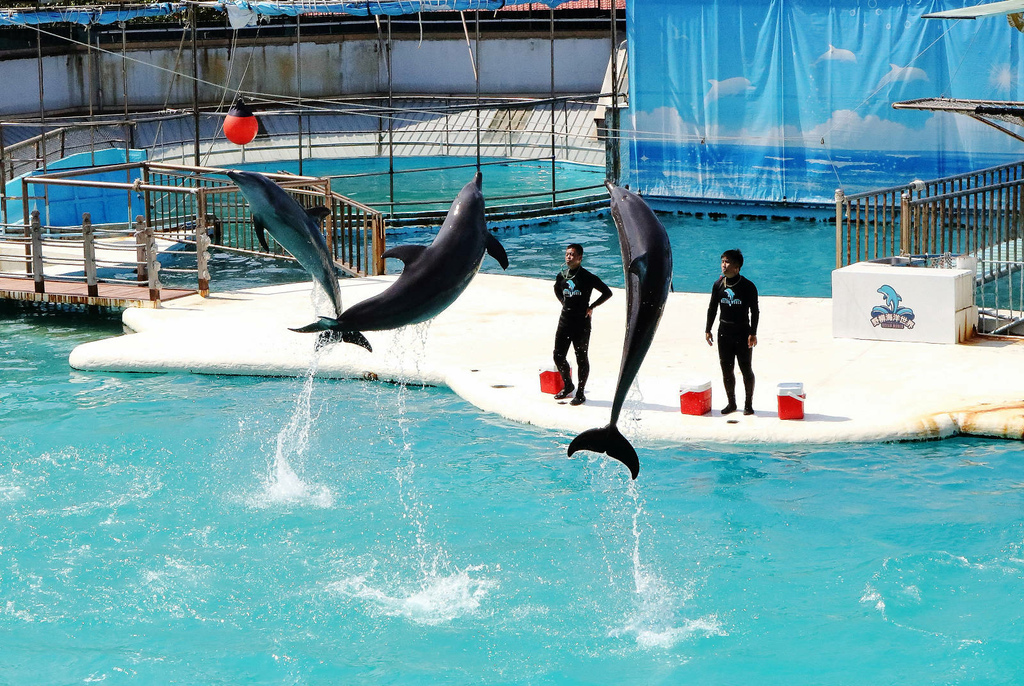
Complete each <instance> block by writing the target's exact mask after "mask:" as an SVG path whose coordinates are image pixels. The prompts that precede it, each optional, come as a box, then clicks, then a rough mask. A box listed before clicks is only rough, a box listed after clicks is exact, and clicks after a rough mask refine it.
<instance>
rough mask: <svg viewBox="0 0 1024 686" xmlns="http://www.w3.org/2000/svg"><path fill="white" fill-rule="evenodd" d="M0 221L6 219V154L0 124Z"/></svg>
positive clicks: (6, 220) (5, 221)
mask: <svg viewBox="0 0 1024 686" xmlns="http://www.w3.org/2000/svg"><path fill="white" fill-rule="evenodd" d="M0 221H2V222H3V223H4V224H7V223H8V221H9V220H8V219H7V152H6V151H5V150H4V125H3V124H0Z"/></svg>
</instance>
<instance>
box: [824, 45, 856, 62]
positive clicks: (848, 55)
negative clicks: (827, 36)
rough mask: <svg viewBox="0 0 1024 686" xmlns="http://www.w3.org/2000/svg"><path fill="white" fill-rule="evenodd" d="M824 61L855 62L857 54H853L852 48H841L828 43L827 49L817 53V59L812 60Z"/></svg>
mask: <svg viewBox="0 0 1024 686" xmlns="http://www.w3.org/2000/svg"><path fill="white" fill-rule="evenodd" d="M825 61H832V62H856V61H857V56H856V55H854V54H853V51H852V50H843V49H842V48H837V47H836V46H834V45H832V44H831V43H829V44H828V50H826V51H825V52H823V53H821V54H820V55H818V59H816V60H814V64H817V63H818V62H825Z"/></svg>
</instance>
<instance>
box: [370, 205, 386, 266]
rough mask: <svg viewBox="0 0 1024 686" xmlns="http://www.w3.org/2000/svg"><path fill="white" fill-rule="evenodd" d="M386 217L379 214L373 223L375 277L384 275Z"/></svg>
mask: <svg viewBox="0 0 1024 686" xmlns="http://www.w3.org/2000/svg"><path fill="white" fill-rule="evenodd" d="M385 240H386V238H385V234H384V217H382V216H380V215H379V214H378V215H377V216H376V217H374V222H373V275H374V276H378V275H382V274H384V251H385V250H386V249H387V248H386V246H385Z"/></svg>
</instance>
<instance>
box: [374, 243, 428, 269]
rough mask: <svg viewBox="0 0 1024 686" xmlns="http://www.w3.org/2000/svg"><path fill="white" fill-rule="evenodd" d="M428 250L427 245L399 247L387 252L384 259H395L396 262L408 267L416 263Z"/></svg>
mask: <svg viewBox="0 0 1024 686" xmlns="http://www.w3.org/2000/svg"><path fill="white" fill-rule="evenodd" d="M426 249H427V246H425V245H398V246H395V247H394V248H391V249H390V250H385V251H384V255H383V257H393V258H395V259H396V260H401V261H402V262H405V264H406V265H410V264H412V263H413V262H415V261H416V260H417V259H418V258H419V256H420V255H422V254H423V251H424V250H426Z"/></svg>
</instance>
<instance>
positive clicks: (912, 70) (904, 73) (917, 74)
mask: <svg viewBox="0 0 1024 686" xmlns="http://www.w3.org/2000/svg"><path fill="white" fill-rule="evenodd" d="M889 67H890V69H889V71H888V72H886V73H885V75H884V76H883V77H882V79H881V80H880V81H879V82H878V85H877V86H875V89H876V90H877V89H879V88H882V87H883V86H888V85H889V84H890V83H896V82H897V81H905V82H907V83H909V82H911V81H927V80H928V72H926V71H925V70H924V69H920V68H918V67H911V66H906V67H901V66H900V65H898V64H892V63H890V64H889Z"/></svg>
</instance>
